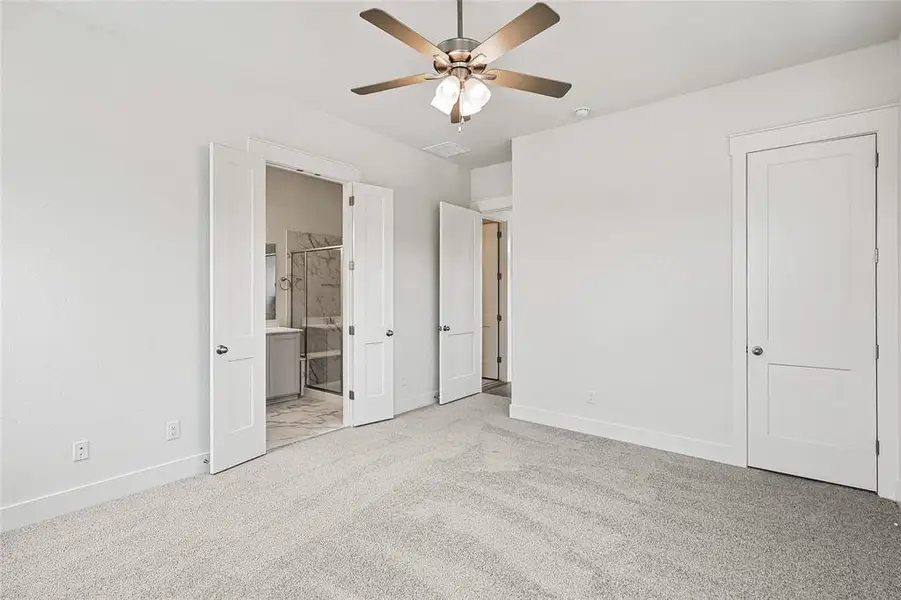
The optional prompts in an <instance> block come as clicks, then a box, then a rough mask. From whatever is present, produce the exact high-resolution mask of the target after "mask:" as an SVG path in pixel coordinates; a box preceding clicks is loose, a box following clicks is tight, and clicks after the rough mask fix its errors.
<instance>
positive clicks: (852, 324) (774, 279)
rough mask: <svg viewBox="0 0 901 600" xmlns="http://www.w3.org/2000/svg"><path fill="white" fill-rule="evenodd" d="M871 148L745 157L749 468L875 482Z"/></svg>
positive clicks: (828, 145) (866, 139) (869, 144)
mask: <svg viewBox="0 0 901 600" xmlns="http://www.w3.org/2000/svg"><path fill="white" fill-rule="evenodd" d="M875 153H876V149H875V136H872V135H869V136H860V137H855V138H847V139H840V140H832V141H827V142H817V143H811V144H803V145H799V146H791V147H788V148H780V149H775V150H769V151H765V152H757V153H752V154H749V155H748V343H749V348H750V349H751V351H750V352H749V355H748V464H749V465H750V466H755V467H761V468H764V469H770V470H773V471H780V472H784V473H790V474H793V475H799V476H802V477H809V478H811V479H820V480H823V481H830V482H833V483H839V484H843V485H849V486H853V487H859V488H864V489H871V490H875V489H876V454H875V442H876V294H875V292H876V265H875V262H874V257H875V248H876V188H875V182H876V175H875ZM755 347H759V348H760V350H761V352H762V353H760V354H759V355H758V354H756V353H755V350H754V349H755Z"/></svg>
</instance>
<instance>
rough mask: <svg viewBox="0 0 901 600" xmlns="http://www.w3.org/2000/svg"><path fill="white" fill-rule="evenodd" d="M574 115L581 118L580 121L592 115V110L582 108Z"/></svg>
mask: <svg viewBox="0 0 901 600" xmlns="http://www.w3.org/2000/svg"><path fill="white" fill-rule="evenodd" d="M573 114H574V115H576V116H577V117H579V118H580V119H584V118H585V117H587V116H588V115H590V114H591V109H590V108H588V107H587V106H580V107H579V108H577V109H576V110H574V111H573Z"/></svg>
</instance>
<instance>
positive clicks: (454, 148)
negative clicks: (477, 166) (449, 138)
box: [423, 142, 469, 158]
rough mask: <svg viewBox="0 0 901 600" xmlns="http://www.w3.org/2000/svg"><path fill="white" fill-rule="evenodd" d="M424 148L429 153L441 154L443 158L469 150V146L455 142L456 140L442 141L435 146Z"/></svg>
mask: <svg viewBox="0 0 901 600" xmlns="http://www.w3.org/2000/svg"><path fill="white" fill-rule="evenodd" d="M423 150H425V151H426V152H428V153H429V154H434V155H435V156H440V157H441V158H450V157H451V156H457V155H458V154H465V153H467V152H469V148H464V147H463V146H461V145H460V144H455V143H454V142H441V143H440V144H435V145H434V146H426V147H425V148H423Z"/></svg>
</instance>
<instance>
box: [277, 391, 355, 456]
mask: <svg viewBox="0 0 901 600" xmlns="http://www.w3.org/2000/svg"><path fill="white" fill-rule="evenodd" d="M342 403H343V399H342V398H341V396H338V395H334V396H331V395H330V396H329V397H328V399H322V398H318V397H317V398H313V397H310V396H303V397H301V398H296V399H294V400H286V401H283V402H278V403H274V404H269V405H267V406H266V450H274V449H275V448H280V447H281V446H286V445H288V444H293V443H294V442H298V441H300V440H304V439H307V438H311V437H314V436H317V435H321V434H323V433H328V432H330V431H335V430H336V429H341V427H342V426H343V423H342V420H343V415H342V411H343V404H342Z"/></svg>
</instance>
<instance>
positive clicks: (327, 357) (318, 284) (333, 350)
mask: <svg viewBox="0 0 901 600" xmlns="http://www.w3.org/2000/svg"><path fill="white" fill-rule="evenodd" d="M290 254H291V275H290V278H291V282H292V285H291V298H290V301H291V304H290V305H291V313H290V314H291V327H294V328H297V329H302V330H303V334H302V338H301V339H302V346H301V347H302V348H303V357H304V361H303V366H304V369H305V371H306V372H305V377H304V379H305V381H306V385H307V387H309V388H312V389H315V390H321V391H324V392H331V393H334V394H342V393H343V391H344V389H343V382H342V366H343V365H342V360H343V357H342V353H343V348H342V345H343V335H342V333H343V332H342V327H343V322H342V318H341V255H342V247H341V246H340V245H332V246H324V247H319V248H310V249H307V250H300V251H296V252H291V253H290Z"/></svg>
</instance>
